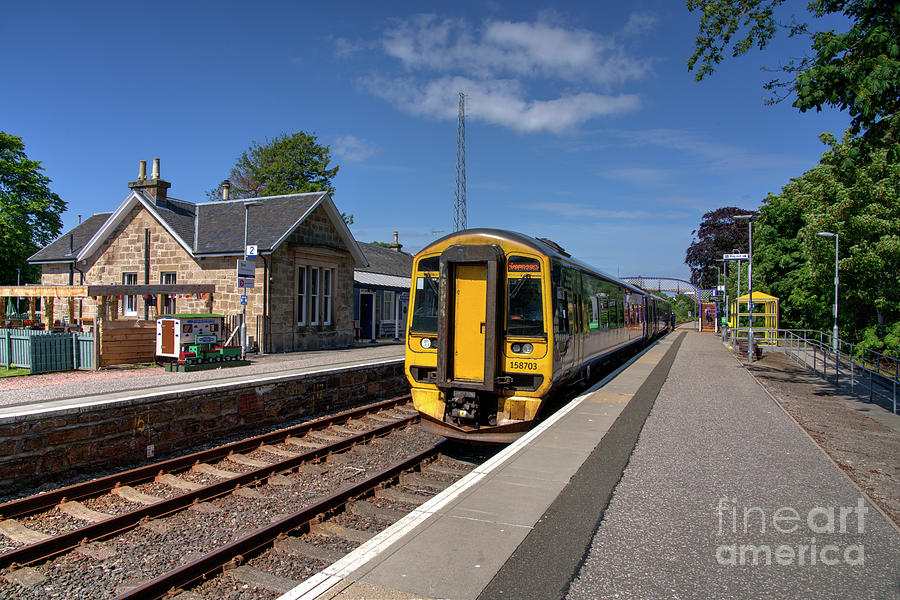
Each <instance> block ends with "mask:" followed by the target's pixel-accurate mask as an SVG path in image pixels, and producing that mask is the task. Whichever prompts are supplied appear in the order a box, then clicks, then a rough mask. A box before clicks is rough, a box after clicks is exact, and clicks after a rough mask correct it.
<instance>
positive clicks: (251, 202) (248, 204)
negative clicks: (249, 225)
mask: <svg viewBox="0 0 900 600" xmlns="http://www.w3.org/2000/svg"><path fill="white" fill-rule="evenodd" d="M260 204H262V202H260V201H259V200H249V201H247V202H244V206H247V207H250V206H259V205H260Z"/></svg>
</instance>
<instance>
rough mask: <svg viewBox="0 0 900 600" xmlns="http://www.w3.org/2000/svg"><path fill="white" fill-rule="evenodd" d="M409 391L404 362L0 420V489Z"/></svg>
mask: <svg viewBox="0 0 900 600" xmlns="http://www.w3.org/2000/svg"><path fill="white" fill-rule="evenodd" d="M408 392H409V384H408V383H407V382H406V378H405V376H404V373H403V361H402V360H397V361H394V362H391V363H387V364H383V365H378V366H373V367H367V368H358V367H354V368H347V369H338V370H334V371H331V372H328V373H324V374H309V375H298V376H289V377H285V376H279V377H272V378H268V379H265V378H264V377H261V378H260V379H259V380H257V381H254V382H248V383H243V384H235V385H221V386H218V387H216V386H215V385H214V384H213V383H211V384H210V387H209V389H208V390H205V391H202V392H192V393H190V394H182V393H175V392H170V393H159V394H150V395H147V396H144V397H140V398H135V399H129V400H123V401H115V402H109V403H103V404H98V405H96V406H92V407H81V408H73V409H65V410H59V411H56V412H52V413H47V412H44V413H40V414H34V415H24V416H21V417H7V418H4V419H0V493H3V494H6V493H10V492H13V491H16V490H18V489H23V488H28V487H33V486H35V485H39V484H40V483H42V482H46V481H50V480H53V479H55V478H58V477H62V476H68V475H74V474H78V473H81V472H91V471H94V470H100V469H106V468H109V467H127V466H133V465H136V463H139V462H141V461H142V460H143V459H145V458H146V456H147V446H148V445H149V444H153V445H154V447H155V453H156V455H157V456H159V455H164V454H166V453H169V452H175V451H190V450H191V449H193V448H196V447H197V446H198V445H199V444H202V443H205V442H210V441H214V440H216V439H218V438H221V437H222V436H224V435H226V434H233V433H239V432H241V431H247V430H251V429H253V428H255V427H261V426H273V425H275V426H277V425H279V424H281V423H284V422H286V421H289V420H293V419H298V418H302V417H308V416H313V415H317V414H319V413H325V412H329V413H330V412H338V411H341V410H345V409H348V408H352V407H354V406H357V405H360V404H365V403H368V402H374V401H376V400H383V399H387V398H392V397H395V396H399V395H402V394H406V393H408Z"/></svg>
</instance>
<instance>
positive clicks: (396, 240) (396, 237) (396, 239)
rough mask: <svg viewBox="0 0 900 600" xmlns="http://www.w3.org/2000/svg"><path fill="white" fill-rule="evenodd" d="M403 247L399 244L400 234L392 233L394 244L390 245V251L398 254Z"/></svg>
mask: <svg viewBox="0 0 900 600" xmlns="http://www.w3.org/2000/svg"><path fill="white" fill-rule="evenodd" d="M402 247H403V244H401V243H400V232H398V231H395V232H394V243H393V244H391V245H390V249H391V250H394V251H395V252H400V249H401V248H402Z"/></svg>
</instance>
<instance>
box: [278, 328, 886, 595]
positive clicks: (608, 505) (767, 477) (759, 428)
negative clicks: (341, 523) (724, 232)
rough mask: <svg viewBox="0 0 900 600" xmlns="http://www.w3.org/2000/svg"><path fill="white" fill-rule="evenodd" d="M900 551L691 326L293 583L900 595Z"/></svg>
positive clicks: (831, 468) (820, 456) (426, 590)
mask: <svg viewBox="0 0 900 600" xmlns="http://www.w3.org/2000/svg"><path fill="white" fill-rule="evenodd" d="M679 343H680V344H681V345H680V348H679ZM670 367H671V370H670ZM651 407H652V412H651V413H650V416H649V418H647V421H646V424H644V418H645V417H646V415H647V412H648V411H650V409H651ZM642 427H643V431H641V429H642ZM638 435H640V439H639V440H638ZM632 450H633V452H632ZM626 465H627V467H626ZM623 472H624V474H623ZM620 475H621V481H620V480H619V478H620ZM613 490H615V492H614V493H613ZM745 511H746V513H747V515H748V517H747V518H748V521H747V528H746V530H745V528H744V515H745ZM795 514H796V518H794V516H795ZM832 514H833V515H834V519H836V521H835V523H836V526H835V527H836V530H835V532H834V533H831V532H830V531H829V530H828V523H829V521H828V517H829V515H832ZM842 514H843V515H844V517H843V523H844V526H845V527H844V531H843V532H841V531H840V526H841V525H840V523H841V521H840V518H841V517H840V515H842ZM810 515H812V516H811V517H810ZM760 516H762V517H763V519H764V520H765V523H766V525H765V527H766V529H765V530H764V531H763V530H761V527H763V525H762V524H761V521H760ZM807 518H809V519H811V521H809V522H807ZM857 518H861V519H862V522H861V523H862V527H859V528H858V527H857V525H858V523H860V522H858V521H857ZM809 523H811V524H809ZM598 525H599V527H598ZM813 546H814V547H815V552H814V553H815V554H816V558H817V559H818V560H817V563H816V564H815V565H812V564H810V562H809V561H810V558H809V556H810V551H811V549H812V547H813ZM804 547H805V549H804ZM860 549H861V551H860ZM766 552H769V553H770V554H769V564H765V557H766ZM801 552H803V553H805V556H806V558H805V561H806V562H805V563H804V564H800V562H799V561H800V558H799V557H800V553H801ZM791 553H793V554H791ZM860 559H862V560H860ZM754 560H755V561H756V562H753V561H754ZM835 560H837V562H835ZM791 561H792V562H791ZM898 565H900V531H898V529H897V528H896V526H895V525H893V523H892V522H891V521H889V520H888V519H887V518H886V517H885V516H884V515H883V514H882V513H881V512H880V511H879V510H878V509H877V508H876V507H875V506H874V505H872V504H870V503H869V501H868V499H867V498H866V497H865V496H864V495H863V494H862V493H861V492H860V491H859V490H858V489H857V488H856V487H855V486H854V484H853V483H852V482H851V481H850V480H849V479H847V478H846V477H845V476H844V475H843V474H842V473H841V471H840V469H838V467H837V466H836V465H835V464H834V463H833V462H832V461H831V460H830V459H829V458H828V457H827V456H826V455H825V454H824V453H823V452H822V451H821V450H820V449H819V448H818V447H817V446H816V445H815V444H814V443H813V442H812V441H811V440H810V438H809V437H808V436H807V434H806V433H805V432H804V431H803V430H802V429H800V428H799V427H798V426H797V424H796V423H795V422H794V421H793V420H792V419H791V418H790V417H789V416H788V415H787V414H786V413H785V412H784V411H783V410H782V409H781V408H780V407H779V405H778V404H777V403H775V402H774V401H773V400H772V398H771V397H770V396H769V395H768V394H767V393H766V391H765V390H764V389H763V388H761V387H760V386H759V385H758V384H757V383H756V382H755V380H754V379H753V377H752V376H751V375H750V374H749V373H748V372H747V371H746V370H745V369H744V368H743V367H742V366H741V365H740V364H739V363H738V362H737V361H736V360H735V358H734V356H733V355H732V354H731V353H730V352H729V351H728V350H727V349H726V348H725V347H724V346H723V345H722V343H721V341H720V340H719V339H718V338H717V337H715V336H704V335H701V334H698V333H695V332H678V333H675V334H671V335H669V336H668V337H666V338H664V339H663V340H661V341H660V342H658V343H657V344H656V345H654V346H653V347H651V348H650V349H649V350H648V351H646V352H645V353H644V354H643V355H642V356H640V357H638V358H637V359H636V360H634V361H633V362H632V363H631V364H629V365H627V366H626V367H624V368H623V369H621V371H620V372H619V373H617V374H615V375H614V376H613V377H611V378H609V379H608V381H606V382H605V384H604V385H602V386H600V387H598V388H596V389H594V390H592V391H590V392H589V393H586V394H584V395H582V396H581V397H579V398H578V399H576V400H575V401H573V402H572V403H570V404H569V405H567V406H566V407H565V408H564V409H563V410H561V411H560V412H559V413H557V414H556V415H554V417H553V418H551V419H549V420H548V421H547V422H545V423H544V424H543V425H542V426H541V428H540V429H539V430H535V431H533V432H531V433H529V434H528V435H527V436H525V437H524V438H522V439H521V440H519V441H518V442H516V443H515V444H512V445H511V446H509V447H508V448H507V449H506V450H504V451H503V452H502V453H500V454H499V455H497V456H496V457H495V458H493V459H492V460H491V461H489V462H488V463H486V464H485V465H482V466H481V467H480V468H478V469H477V470H476V471H475V472H473V473H472V474H470V475H468V476H467V477H466V478H465V479H463V480H461V481H460V482H458V483H457V484H455V485H454V486H453V487H451V488H449V489H448V490H446V491H445V492H444V493H442V494H440V495H439V496H436V497H435V498H434V499H432V500H431V501H429V502H428V503H426V504H425V505H423V506H422V507H420V508H419V509H417V510H416V511H415V512H413V513H411V514H410V515H409V516H407V517H405V518H404V519H402V520H401V521H399V522H398V523H396V524H395V525H394V526H392V527H391V528H389V529H388V530H386V531H384V532H382V533H381V534H379V535H378V536H376V537H375V538H373V539H372V540H370V541H369V542H367V543H366V544H364V545H363V546H361V547H360V548H358V549H357V550H356V551H354V552H353V553H351V554H349V555H348V556H346V557H344V558H343V559H342V560H340V561H339V562H337V563H335V564H334V565H332V566H331V567H329V568H328V569H326V570H325V571H324V572H323V573H320V574H319V575H316V576H314V577H313V578H311V579H309V580H307V581H306V582H304V583H303V584H301V585H300V586H298V587H297V588H295V589H294V590H292V591H291V592H289V593H287V594H285V595H283V596H282V597H281V599H280V600H313V599H317V600H326V599H328V600H330V599H336V600H337V599H339V600H351V599H362V598H366V599H369V600H371V599H388V598H397V599H401V598H405V599H409V598H453V599H455V600H469V599H475V598H485V599H486V598H516V599H529V598H534V599H540V600H547V599H551V598H563V597H567V598H570V599H572V600H583V599H584V600H586V599H593V598H606V597H619V598H674V597H679V598H694V597H702V598H713V597H717V598H718V597H729V598H743V597H748V598H750V597H753V598H756V597H778V598H787V597H816V598H847V597H867V598H868V597H872V598H897V597H898V590H900V587H898V583H900V580H898Z"/></svg>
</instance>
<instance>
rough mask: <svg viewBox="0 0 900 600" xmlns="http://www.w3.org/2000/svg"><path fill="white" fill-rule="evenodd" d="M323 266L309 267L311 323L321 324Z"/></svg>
mask: <svg viewBox="0 0 900 600" xmlns="http://www.w3.org/2000/svg"><path fill="white" fill-rule="evenodd" d="M321 273H322V267H319V266H315V265H310V267H309V324H310V325H318V324H319V297H320V296H321V294H322V286H321V280H320V277H321Z"/></svg>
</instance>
